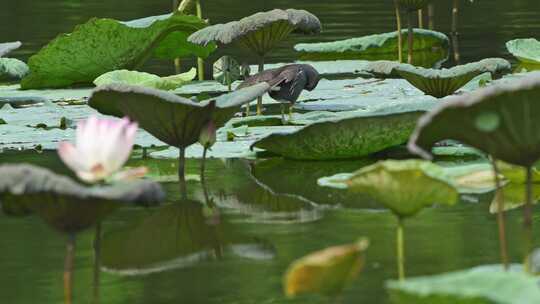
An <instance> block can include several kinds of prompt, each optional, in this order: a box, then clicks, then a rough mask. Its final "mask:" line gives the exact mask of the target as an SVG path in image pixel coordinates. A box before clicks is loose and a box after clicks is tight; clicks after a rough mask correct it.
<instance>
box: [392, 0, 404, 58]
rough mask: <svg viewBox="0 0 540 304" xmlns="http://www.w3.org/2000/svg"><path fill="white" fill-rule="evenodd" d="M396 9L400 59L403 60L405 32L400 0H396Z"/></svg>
mask: <svg viewBox="0 0 540 304" xmlns="http://www.w3.org/2000/svg"><path fill="white" fill-rule="evenodd" d="M394 9H395V11H396V28H397V34H398V60H399V63H402V62H403V34H402V33H401V13H400V11H399V3H398V0H394Z"/></svg>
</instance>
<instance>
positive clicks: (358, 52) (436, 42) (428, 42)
mask: <svg viewBox="0 0 540 304" xmlns="http://www.w3.org/2000/svg"><path fill="white" fill-rule="evenodd" d="M406 31H407V30H402V33H403V34H406ZM448 45H449V39H448V37H447V36H446V35H445V34H443V33H440V32H436V31H430V30H424V29H414V50H415V51H423V50H430V51H433V50H434V49H446V48H448ZM294 49H295V50H296V51H297V52H300V53H301V54H302V56H303V58H310V57H315V58H330V57H332V56H333V58H356V59H358V58H362V56H370V55H373V56H375V55H380V54H395V53H397V52H398V35H397V32H389V33H383V34H374V35H369V36H363V37H358V38H350V39H345V40H339V41H332V42H318V43H299V44H297V45H295V46H294ZM406 50H407V45H405V46H404V51H406ZM308 54H309V56H307V55H308ZM338 54H339V56H338Z"/></svg>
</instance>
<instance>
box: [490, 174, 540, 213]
mask: <svg viewBox="0 0 540 304" xmlns="http://www.w3.org/2000/svg"><path fill="white" fill-rule="evenodd" d="M521 171H523V170H521ZM501 195H502V199H503V200H502V201H503V203H504V206H503V209H502V211H509V210H514V209H518V208H521V207H523V206H524V205H525V204H526V202H527V196H526V193H525V183H524V182H523V181H522V182H521V183H513V182H510V183H508V184H507V185H505V186H504V187H503V188H501V189H499V191H497V193H496V194H495V197H494V198H493V200H492V201H491V204H490V205H489V213H491V214H496V213H497V211H498V200H497V199H498V198H500V196H501ZM532 197H533V199H532V203H533V204H538V201H539V200H540V186H539V185H538V184H534V185H533V187H532Z"/></svg>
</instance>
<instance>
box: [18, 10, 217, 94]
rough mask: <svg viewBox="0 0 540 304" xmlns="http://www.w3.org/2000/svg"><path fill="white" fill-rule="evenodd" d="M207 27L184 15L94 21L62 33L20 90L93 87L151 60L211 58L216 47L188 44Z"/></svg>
mask: <svg viewBox="0 0 540 304" xmlns="http://www.w3.org/2000/svg"><path fill="white" fill-rule="evenodd" d="M205 26H206V23H205V22H204V21H203V20H201V19H199V18H197V17H195V16H189V15H183V14H181V13H179V12H175V13H173V14H168V15H161V16H153V17H147V18H142V19H137V20H132V21H128V22H120V21H117V20H114V19H107V18H101V19H100V18H93V19H91V20H90V21H88V22H87V23H85V24H82V25H79V26H77V27H76V28H75V29H74V31H73V32H72V33H70V34H61V35H59V36H58V37H57V38H56V39H54V40H53V41H51V42H49V44H47V45H46V46H45V47H44V48H42V49H41V50H40V51H39V52H38V53H37V54H35V55H33V56H32V57H30V59H29V61H28V65H29V67H30V74H29V75H28V76H26V77H25V78H24V79H23V80H22V82H21V88H22V89H42V88H62V87H67V86H71V85H84V84H90V83H92V81H93V80H94V79H96V78H97V77H98V76H100V75H102V74H104V73H107V72H110V71H114V70H121V69H128V70H137V69H138V68H139V67H140V66H141V65H142V64H143V63H144V62H145V61H146V60H147V59H149V58H151V57H155V58H159V59H173V58H182V57H186V56H193V55H196V56H199V57H207V56H208V55H209V54H210V53H211V52H212V51H213V50H214V49H215V45H213V44H209V45H207V46H204V47H203V46H199V45H195V44H192V43H189V42H187V36H188V35H189V34H191V33H193V32H195V31H197V30H199V29H201V28H203V27H205ZM74 50H76V51H74ZM96 62H99V63H100V64H95V63H96Z"/></svg>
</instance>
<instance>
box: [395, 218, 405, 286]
mask: <svg viewBox="0 0 540 304" xmlns="http://www.w3.org/2000/svg"><path fill="white" fill-rule="evenodd" d="M396 245H397V248H396V249H397V267H398V278H399V280H400V281H403V280H405V245H404V238H403V219H402V218H400V217H399V218H398V225H397V239H396Z"/></svg>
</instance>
